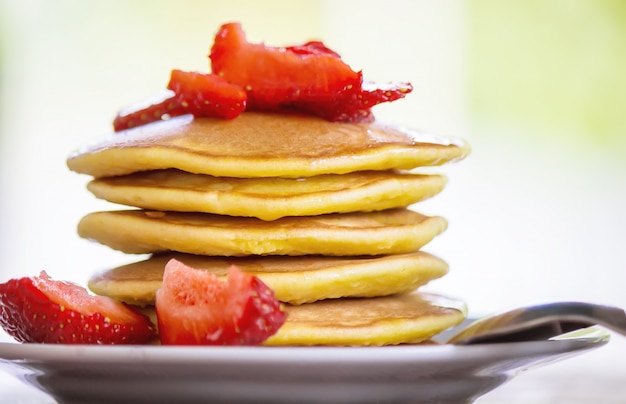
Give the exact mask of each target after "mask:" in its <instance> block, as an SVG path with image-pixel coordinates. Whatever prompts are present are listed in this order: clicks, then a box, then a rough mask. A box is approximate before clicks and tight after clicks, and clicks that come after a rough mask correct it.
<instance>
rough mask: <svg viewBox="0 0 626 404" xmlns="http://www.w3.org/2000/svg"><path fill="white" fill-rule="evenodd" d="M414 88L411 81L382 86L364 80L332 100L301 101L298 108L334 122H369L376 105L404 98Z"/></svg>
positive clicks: (372, 117) (372, 118)
mask: <svg viewBox="0 0 626 404" xmlns="http://www.w3.org/2000/svg"><path fill="white" fill-rule="evenodd" d="M412 90H413V87H412V86H411V84H410V83H389V84H387V85H382V86H381V85H377V84H374V83H371V82H364V83H363V85H362V87H361V88H353V89H350V90H348V91H345V92H344V93H343V94H342V95H341V96H340V97H338V98H336V99H335V100H333V101H331V102H327V101H323V102H319V101H307V102H300V103H298V106H297V108H298V109H299V110H301V111H304V112H309V113H311V114H314V115H317V116H320V117H322V118H324V119H326V120H329V121H334V122H335V121H338V122H369V121H372V120H374V115H373V114H372V107H373V106H374V105H377V104H380V103H382V102H391V101H395V100H397V99H400V98H403V97H404V96H405V95H406V94H408V93H410V92H411V91H412Z"/></svg>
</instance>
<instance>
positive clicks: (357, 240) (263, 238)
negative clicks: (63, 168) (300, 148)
mask: <svg viewBox="0 0 626 404" xmlns="http://www.w3.org/2000/svg"><path fill="white" fill-rule="evenodd" d="M446 226H447V221H446V220H445V219H444V218H442V217H439V216H432V217H429V216H425V215H422V214H420V213H417V212H413V211H411V210H408V209H390V210H384V211H380V212H367V213H363V212H359V213H337V214H329V215H322V216H303V217H285V218H281V219H278V220H274V221H270V222H268V221H263V220H260V219H257V218H244V217H233V216H222V215H213V214H209V213H195V212H160V211H158V212H157V211H144V210H125V211H108V212H93V213H90V214H88V215H86V216H85V217H83V218H82V219H81V221H80V222H79V224H78V234H79V235H80V236H81V237H84V238H87V239H91V240H95V241H98V242H100V243H102V244H104V245H107V246H109V247H111V248H113V249H116V250H120V251H122V252H125V253H128V254H145V253H156V252H163V251H178V252H184V253H189V254H197V255H215V256H244V255H309V254H310V255H318V254H319V255H331V256H346V255H382V254H401V253H407V252H412V251H415V250H418V249H419V248H421V247H422V246H424V245H425V244H426V243H428V242H429V241H431V240H432V239H433V238H434V237H435V236H437V235H438V234H440V233H442V232H443V231H444V230H445V229H446Z"/></svg>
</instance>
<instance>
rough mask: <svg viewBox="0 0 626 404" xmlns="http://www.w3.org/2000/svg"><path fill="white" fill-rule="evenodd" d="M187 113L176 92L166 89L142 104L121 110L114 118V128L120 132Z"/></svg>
mask: <svg viewBox="0 0 626 404" xmlns="http://www.w3.org/2000/svg"><path fill="white" fill-rule="evenodd" d="M187 113H188V112H187V111H186V110H185V108H183V107H182V106H181V105H180V103H179V102H178V100H177V99H176V94H174V92H173V91H170V90H165V91H162V92H160V93H159V94H157V95H155V96H154V97H152V98H150V99H148V100H145V101H143V102H142V103H140V104H136V105H132V106H129V107H127V108H125V109H123V110H121V111H120V112H119V113H118V114H117V116H116V117H115V119H114V120H113V129H114V130H115V131H116V132H119V131H122V130H125V129H130V128H134V127H136V126H141V125H145V124H147V123H150V122H155V121H160V120H163V119H168V118H170V117H174V116H178V115H184V114H187Z"/></svg>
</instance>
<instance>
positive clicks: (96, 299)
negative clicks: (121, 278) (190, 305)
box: [0, 271, 156, 344]
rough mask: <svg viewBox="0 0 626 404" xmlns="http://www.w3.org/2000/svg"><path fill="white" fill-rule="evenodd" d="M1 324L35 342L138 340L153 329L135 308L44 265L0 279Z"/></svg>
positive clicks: (147, 337)
mask: <svg viewBox="0 0 626 404" xmlns="http://www.w3.org/2000/svg"><path fill="white" fill-rule="evenodd" d="M0 325H2V327H3V328H4V330H5V331H6V332H7V333H8V334H9V335H11V336H12V337H13V338H15V339H16V340H17V341H19V342H34V343H58V344H143V343H146V342H147V341H149V340H150V339H151V338H153V337H154V336H155V333H156V330H155V327H154V325H153V324H152V323H151V322H150V320H149V319H148V318H147V317H146V316H144V315H142V314H140V313H139V312H137V311H136V310H134V309H131V308H130V307H128V306H126V305H124V304H123V303H120V302H118V301H116V300H113V299H111V298H108V297H103V296H93V295H90V294H89V293H88V292H87V290H86V289H85V288H83V287H81V286H78V285H76V284H73V283H68V282H62V281H56V280H52V279H51V278H50V277H49V276H48V275H47V274H46V273H45V272H44V271H42V272H41V274H40V275H39V276H35V277H24V278H20V279H12V280H9V281H8V282H6V283H2V284H0Z"/></svg>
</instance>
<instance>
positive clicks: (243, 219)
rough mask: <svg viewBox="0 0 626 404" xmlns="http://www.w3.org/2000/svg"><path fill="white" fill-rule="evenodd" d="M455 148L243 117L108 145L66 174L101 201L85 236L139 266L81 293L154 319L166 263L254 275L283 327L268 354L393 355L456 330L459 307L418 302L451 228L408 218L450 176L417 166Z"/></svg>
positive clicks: (277, 117) (164, 126)
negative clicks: (305, 350)
mask: <svg viewBox="0 0 626 404" xmlns="http://www.w3.org/2000/svg"><path fill="white" fill-rule="evenodd" d="M468 153H469V147H468V146H467V145H466V144H465V143H463V142H461V141H453V140H450V139H440V138H434V137H430V136H426V135H423V134H420V133H417V132H415V131H410V130H406V129H403V128H398V127H393V126H387V125H383V124H381V123H378V122H374V123H359V124H353V123H332V122H328V121H325V120H322V119H319V118H316V117H311V116H303V115H296V114H294V115H290V114H270V113H253V112H246V113H244V114H242V115H241V116H239V117H238V118H236V119H234V120H221V119H212V118H193V117H192V116H181V117H177V118H172V119H170V120H167V121H161V122H157V123H152V124H149V125H145V126H141V127H138V128H134V129H130V130H127V131H123V132H120V133H116V134H113V135H111V136H110V137H109V138H106V139H104V140H103V141H101V142H99V143H97V144H93V145H90V146H88V147H86V148H84V149H82V150H78V151H77V152H75V153H74V154H73V155H71V156H70V157H69V159H68V162H67V163H68V166H69V168H70V169H71V170H73V171H76V172H78V173H83V174H88V175H91V176H93V177H94V179H93V180H92V181H91V182H90V183H89V184H88V189H89V190H90V191H91V192H92V193H93V194H94V195H95V196H96V197H98V198H102V199H105V200H108V201H110V202H113V203H117V204H121V205H127V206H130V207H132V208H130V209H124V210H116V211H105V212H94V213H90V214H88V215H87V216H85V217H84V218H83V219H82V220H81V221H80V223H79V225H78V233H79V235H80V236H81V237H84V238H87V239H91V240H95V241H97V242H99V243H102V244H104V245H107V246H109V247H111V248H113V249H116V250H120V251H123V252H125V253H128V254H151V255H150V256H149V257H148V258H147V259H144V260H143V261H139V262H135V263H131V264H128V265H124V266H122V267H118V268H114V269H106V270H104V271H102V272H100V273H97V274H95V275H94V276H93V277H92V278H91V280H90V282H89V287H90V289H91V290H93V291H94V292H95V293H97V294H101V295H106V296H110V297H113V298H115V299H118V300H121V301H124V302H126V303H129V304H134V305H138V306H144V307H145V306H151V305H153V304H154V298H155V292H156V290H157V289H158V288H159V287H160V285H161V280H162V274H163V268H164V266H165V263H166V262H167V261H168V260H169V259H171V258H176V259H178V260H180V261H182V262H183V263H185V264H187V265H190V266H192V267H195V268H199V269H203V270H206V271H211V272H214V273H215V274H217V275H218V276H224V275H225V274H226V271H227V269H228V267H229V266H230V265H233V264H234V265H236V266H238V267H239V268H240V269H241V270H243V271H246V272H248V273H251V274H254V275H256V276H258V277H259V278H261V279H262V280H263V281H264V282H265V283H266V284H267V285H268V286H269V287H271V288H272V289H273V290H274V292H275V294H276V297H277V298H278V299H279V300H281V301H282V302H284V303H285V305H284V306H285V310H286V311H287V312H288V318H287V321H286V323H285V324H284V325H283V327H282V328H281V329H280V330H279V332H278V333H277V334H276V335H274V336H273V337H271V338H270V340H268V341H267V344H268V345H387V344H399V343H414V342H420V341H423V340H426V339H429V338H430V337H431V336H433V335H435V334H437V333H439V332H440V331H442V330H444V329H446V328H449V327H451V326H453V325H455V324H457V323H459V322H460V321H462V320H463V318H464V315H465V309H464V306H463V305H462V303H460V302H457V301H453V300H451V299H446V298H443V297H441V296H435V295H432V294H425V293H420V292H418V291H416V289H417V288H418V287H419V286H422V285H424V284H426V283H427V282H429V281H430V280H432V279H435V278H439V277H441V276H443V275H445V274H446V273H447V271H448V265H447V264H446V262H445V261H443V260H441V259H440V258H438V257H435V256H433V255H431V254H428V253H427V252H424V251H422V250H421V249H422V247H423V246H424V245H426V244H427V243H428V242H429V241H431V240H432V239H433V238H434V237H435V236H437V235H438V234H440V233H441V232H443V231H444V230H445V229H446V226H447V222H446V220H445V219H444V218H442V217H437V216H432V217H429V216H425V215H422V214H420V213H417V212H415V211H413V210H410V209H408V207H409V205H412V204H414V203H416V202H419V201H421V200H424V199H426V198H429V197H431V196H433V195H435V194H437V193H438V192H440V191H441V190H442V189H443V188H444V186H445V184H446V179H445V177H443V176H441V175H437V174H418V173H415V172H414V171H410V170H412V169H414V168H416V167H422V166H434V165H440V164H444V163H447V162H450V161H454V160H459V159H462V158H464V157H465V156H466V155H467V154H468Z"/></svg>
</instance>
